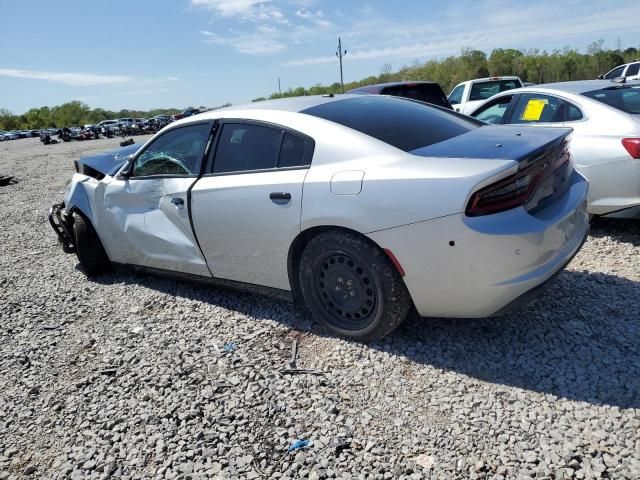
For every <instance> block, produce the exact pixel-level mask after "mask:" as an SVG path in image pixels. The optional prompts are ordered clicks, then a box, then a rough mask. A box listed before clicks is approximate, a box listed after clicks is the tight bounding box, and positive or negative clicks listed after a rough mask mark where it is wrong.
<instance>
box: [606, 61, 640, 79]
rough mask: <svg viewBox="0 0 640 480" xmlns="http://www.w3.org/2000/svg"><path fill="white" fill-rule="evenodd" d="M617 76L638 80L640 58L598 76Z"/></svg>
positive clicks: (607, 77) (639, 75)
mask: <svg viewBox="0 0 640 480" xmlns="http://www.w3.org/2000/svg"><path fill="white" fill-rule="evenodd" d="M618 77H625V78H626V79H627V80H640V60H634V61H633V62H631V63H625V64H624V65H619V66H617V67H616V68H614V69H613V70H610V71H608V72H607V73H605V74H604V75H600V76H599V77H598V78H601V79H606V80H613V79H614V78H618Z"/></svg>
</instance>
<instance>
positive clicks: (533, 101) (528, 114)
mask: <svg viewBox="0 0 640 480" xmlns="http://www.w3.org/2000/svg"><path fill="white" fill-rule="evenodd" d="M548 104H549V101H548V100H547V99H546V98H530V99H529V101H528V102H527V106H526V108H525V109H524V112H522V117H520V120H524V121H526V122H538V121H540V117H541V116H542V110H544V106H545V105H548Z"/></svg>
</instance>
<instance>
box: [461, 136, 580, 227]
mask: <svg viewBox="0 0 640 480" xmlns="http://www.w3.org/2000/svg"><path fill="white" fill-rule="evenodd" d="M552 155H553V156H552ZM552 155H548V156H545V157H543V158H541V159H538V160H536V161H534V162H533V163H530V164H529V165H527V166H526V167H525V168H523V169H522V170H520V171H519V172H517V173H515V174H513V175H510V176H509V177H507V178H504V179H502V180H500V181H498V182H496V183H493V184H491V185H489V186H488V187H484V188H481V189H480V190H478V191H477V192H475V193H474V194H473V195H472V196H471V199H470V200H469V204H468V205H467V209H466V211H465V213H466V215H467V216H469V217H478V216H481V215H490V214H492V213H499V212H504V211H505V210H510V209H512V208H516V207H520V206H522V205H524V204H526V203H527V202H528V201H529V200H531V199H532V197H534V195H535V193H536V189H537V188H538V186H539V185H540V184H541V183H542V182H543V181H545V180H546V179H548V178H549V177H551V176H552V175H554V173H555V172H558V171H559V170H560V169H561V168H563V167H567V168H571V165H570V163H569V162H571V156H570V154H569V149H568V142H566V141H565V144H564V146H563V148H562V149H560V150H559V151H557V152H554V153H553V154H552ZM554 156H555V158H554Z"/></svg>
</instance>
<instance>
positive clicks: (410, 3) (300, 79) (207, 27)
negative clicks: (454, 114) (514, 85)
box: [0, 0, 640, 113]
mask: <svg viewBox="0 0 640 480" xmlns="http://www.w3.org/2000/svg"><path fill="white" fill-rule="evenodd" d="M638 18H640V1H639V0H616V1H600V2H594V1H588V0H537V1H536V0H527V1H520V0H512V1H507V0H472V1H467V0H457V1H455V2H444V1H442V0H437V1H433V0H402V1H397V0H396V1H389V0H387V1H377V0H370V1H368V2H366V1H365V2H362V1H358V2H356V1H349V0H342V1H334V0H103V1H86V0H63V1H58V2H51V1H50V0H22V1H19V0H0V108H7V109H9V110H11V111H12V112H14V113H23V112H24V111H26V110H28V109H29V108H32V107H40V106H44V105H48V106H54V105H59V104H62V103H64V102H67V101H70V100H81V101H83V102H85V103H87V104H89V105H90V106H91V107H93V108H97V107H101V108H106V109H111V110H119V109H122V108H129V109H143V110H147V109H151V108H156V107H158V108H168V107H176V108H183V107H187V106H201V105H204V106H217V105H221V104H223V103H226V102H231V103H233V104H239V103H245V102H248V101H250V100H251V99H253V98H256V97H260V96H268V95H269V94H271V93H273V92H275V91H277V90H278V78H280V79H281V85H282V89H283V90H286V89H288V88H295V87H298V86H304V87H310V86H312V85H314V84H317V83H322V84H331V83H333V82H336V81H339V79H340V77H339V68H338V60H337V58H336V56H335V52H336V48H337V39H338V36H341V37H342V41H343V48H344V49H346V50H347V54H346V56H345V57H344V77H345V82H347V81H353V80H359V79H361V78H364V77H367V76H370V75H377V74H379V73H380V69H381V67H382V65H384V64H391V65H392V67H393V69H394V70H396V69H399V68H400V67H402V66H403V65H410V64H412V63H414V62H415V61H418V62H424V61H427V60H432V59H438V58H443V57H446V56H449V55H457V54H459V53H460V51H461V49H462V48H464V47H471V48H476V49H480V50H483V51H485V52H487V53H490V51H491V50H492V49H494V48H518V49H530V48H538V49H540V50H542V49H547V50H552V49H554V48H559V49H561V48H563V47H567V46H568V47H573V48H578V49H580V50H581V51H585V49H586V46H587V45H588V44H589V43H591V42H592V41H594V40H598V39H603V40H604V41H605V47H609V48H615V47H616V46H617V43H618V38H619V39H620V42H621V44H622V47H623V48H626V47H629V46H634V47H636V48H637V47H638V46H640V34H639V32H640V30H638ZM425 80H428V79H425Z"/></svg>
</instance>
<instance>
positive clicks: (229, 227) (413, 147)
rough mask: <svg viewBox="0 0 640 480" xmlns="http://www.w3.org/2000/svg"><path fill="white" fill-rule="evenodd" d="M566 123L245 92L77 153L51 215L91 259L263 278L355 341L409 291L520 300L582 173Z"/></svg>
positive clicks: (440, 307) (575, 220) (402, 103)
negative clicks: (113, 148) (225, 103)
mask: <svg viewBox="0 0 640 480" xmlns="http://www.w3.org/2000/svg"><path fill="white" fill-rule="evenodd" d="M569 135H570V130H569V129H522V128H519V127H496V126H486V125H484V124H482V123H481V122H477V121H476V120H474V119H472V118H470V117H466V116H463V115H460V114H456V113H454V112H452V111H450V110H447V109H443V108H438V107H434V106H428V105H427V104H424V103H421V102H415V101H411V100H404V99H399V98H395V97H386V96H378V95H364V96H363V95H341V96H335V97H334V96H325V97H301V98H294V99H287V100H277V101H272V102H258V103H255V104H252V105H248V106H240V107H232V108H229V109H221V110H215V111H211V112H207V113H204V114H200V115H195V116H192V117H189V118H186V119H183V120H180V121H177V122H174V123H172V124H170V125H169V126H168V127H165V128H164V129H163V130H161V131H160V132H159V133H158V134H156V135H155V136H154V137H153V138H152V139H151V140H149V141H148V142H147V143H146V144H145V145H144V146H142V147H141V148H140V149H138V150H136V151H124V152H123V151H120V152H112V153H108V154H103V155H98V156H96V157H92V158H86V159H81V160H79V161H77V162H76V170H77V173H76V174H75V175H74V177H73V180H72V183H71V185H70V186H69V189H68V191H67V194H66V197H65V201H64V203H62V204H58V205H55V206H54V207H53V209H52V212H51V215H50V219H51V222H52V225H53V227H54V229H55V230H56V232H57V233H58V235H59V236H60V238H61V240H62V242H63V245H64V247H65V250H66V251H67V252H74V251H75V252H76V253H77V256H78V259H79V260H80V264H81V266H82V267H83V269H84V270H85V272H86V273H87V274H89V275H95V274H98V273H102V272H105V271H106V270H108V268H109V267H110V265H112V264H125V265H131V266H135V267H137V268H145V269H149V270H152V271H156V272H171V273H172V274H175V275H179V276H180V277H181V278H185V277H186V278H194V279H198V280H201V281H203V280H204V281H209V282H211V283H223V284H225V285H230V284H232V285H236V286H240V287H242V286H246V285H254V286H255V285H257V286H260V287H263V289H264V287H267V288H269V289H271V290H277V291H278V292H280V293H284V294H286V295H287V296H289V297H292V298H293V299H297V300H300V301H302V302H304V304H306V305H307V306H308V307H309V309H310V310H311V312H312V313H313V314H314V316H315V317H316V318H317V319H318V320H320V321H321V322H322V323H323V324H324V325H326V326H327V327H329V328H330V329H331V330H333V331H334V332H336V333H338V334H340V335H344V336H347V337H351V338H355V339H359V340H365V341H367V340H373V339H377V338H380V337H382V336H384V335H386V334H388V333H389V332H391V331H392V330H393V329H394V328H395V327H396V326H398V325H399V323H400V322H401V321H402V320H403V319H404V318H405V317H406V315H407V313H408V312H409V310H410V309H412V308H413V307H415V309H416V310H417V311H418V313H419V314H421V315H423V316H441V317H485V316H490V315H494V314H497V313H500V312H503V311H505V309H509V308H513V307H515V306H518V305H522V304H525V303H527V302H528V301H530V300H531V299H532V298H533V296H534V295H535V294H536V293H538V292H539V291H540V287H541V286H542V285H543V284H545V283H546V282H547V281H548V280H549V279H550V278H551V277H553V275H554V274H556V273H557V272H559V271H560V270H561V269H562V268H563V267H564V266H565V265H566V264H567V262H569V261H570V260H571V258H572V257H573V255H575V254H576V252H577V251H578V250H579V249H580V247H581V245H582V242H583V241H584V238H585V236H586V233H587V230H588V222H587V214H586V196H587V187H588V184H587V182H586V180H585V179H584V177H582V176H581V175H580V174H578V173H577V172H575V171H574V169H573V164H572V162H571V158H570V155H569V151H568V146H567V137H568V136H569ZM134 148H135V147H134ZM131 154H133V155H131Z"/></svg>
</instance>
